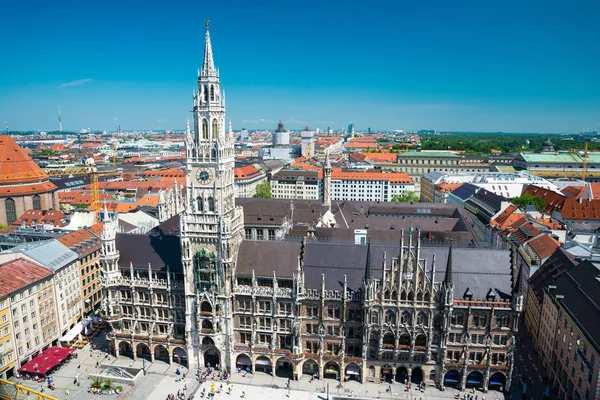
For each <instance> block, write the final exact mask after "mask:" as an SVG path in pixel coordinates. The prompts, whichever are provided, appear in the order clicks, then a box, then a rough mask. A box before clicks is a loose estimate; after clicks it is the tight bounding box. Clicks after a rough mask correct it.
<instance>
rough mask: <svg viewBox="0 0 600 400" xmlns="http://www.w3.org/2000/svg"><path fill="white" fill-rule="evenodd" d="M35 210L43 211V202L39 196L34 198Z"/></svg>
mask: <svg viewBox="0 0 600 400" xmlns="http://www.w3.org/2000/svg"><path fill="white" fill-rule="evenodd" d="M33 209H34V210H41V209H42V202H41V201H40V196H38V195H37V194H36V195H35V196H33Z"/></svg>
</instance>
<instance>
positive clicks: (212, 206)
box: [208, 197, 215, 212]
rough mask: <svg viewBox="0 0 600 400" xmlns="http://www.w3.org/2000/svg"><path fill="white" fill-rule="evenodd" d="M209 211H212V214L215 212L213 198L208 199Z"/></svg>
mask: <svg viewBox="0 0 600 400" xmlns="http://www.w3.org/2000/svg"><path fill="white" fill-rule="evenodd" d="M208 211H210V212H214V211H215V199H213V198H212V197H209V198H208Z"/></svg>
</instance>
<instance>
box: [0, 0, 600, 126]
mask: <svg viewBox="0 0 600 400" xmlns="http://www.w3.org/2000/svg"><path fill="white" fill-rule="evenodd" d="M51 3H52V4H51ZM2 15H3V18H2V27H1V28H0V29H2V31H3V40H2V41H0V54H1V57H2V63H1V65H2V66H1V67H0V122H2V121H7V123H8V125H9V127H10V128H11V129H42V130H53V129H57V126H58V122H57V117H56V114H57V107H58V105H60V106H61V110H62V115H63V125H64V129H65V130H79V129H81V128H84V127H90V128H92V129H110V130H114V129H116V126H117V125H118V124H121V125H122V126H123V128H124V129H182V128H183V127H184V126H185V118H187V117H188V116H190V114H189V112H188V111H189V109H190V106H191V92H192V88H193V86H194V84H195V79H196V70H197V68H198V67H200V65H201V63H202V55H203V49H204V20H205V19H206V18H209V19H210V20H211V21H212V22H211V38H212V43H213V52H214V55H215V63H216V65H217V66H218V67H219V68H220V71H221V80H222V85H223V88H224V89H225V91H226V95H227V108H228V110H229V112H228V117H229V118H231V119H232V122H233V127H234V129H240V128H242V127H246V128H251V129H254V128H262V127H265V128H272V127H274V126H275V125H276V121H278V120H280V119H281V120H283V121H285V122H286V124H287V125H288V126H289V127H290V128H300V127H301V126H303V125H304V124H309V125H311V126H312V127H313V128H315V127H321V128H326V127H328V126H331V127H333V128H335V129H339V128H341V127H343V126H347V125H348V123H350V122H354V123H355V125H356V127H357V129H366V128H367V127H371V128H372V129H406V130H412V129H439V130H463V131H511V132H579V131H581V130H582V129H584V128H585V127H589V128H590V129H594V128H596V127H598V128H600V74H599V73H598V71H600V23H599V20H598V17H599V16H600V2H599V1H597V0H589V1H583V0H581V1H579V0H573V1H568V2H567V1H562V0H561V1H558V0H547V1H542V0H539V1H538V0H522V1H512V0H508V1H502V2H495V1H481V0H477V1H447V0H440V1H433V0H432V1H424V0H423V1H418V0H415V1H398V0H396V1H393V0H388V1H377V0H372V1H369V2H365V1H354V0H345V1H342V0H339V1H338V0H336V1H327V0H321V1H313V0H303V1H302V2H291V1H290V2H288V1H275V0H273V1H262V0H255V1H244V0H237V1H232V0H212V1H206V0H195V1H185V2H184V1H177V0H172V1H169V2H154V1H143V2H142V1H137V0H127V1H123V0H121V1H113V0H107V1H101V2H89V1H81V0H63V1H54V2H48V1H39V0H34V1H27V2H24V1H14V2H6V4H3V5H2Z"/></svg>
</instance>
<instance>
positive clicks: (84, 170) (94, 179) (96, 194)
mask: <svg viewBox="0 0 600 400" xmlns="http://www.w3.org/2000/svg"><path fill="white" fill-rule="evenodd" d="M46 173H47V174H48V175H49V176H62V175H89V176H90V184H91V188H92V193H91V195H92V202H91V204H90V210H92V211H93V212H94V220H95V221H96V222H100V212H101V210H100V189H99V187H98V177H99V176H114V175H120V174H121V171H119V170H118V169H112V170H108V171H101V172H98V169H97V168H96V167H95V166H90V167H73V168H64V169H50V170H47V171H46Z"/></svg>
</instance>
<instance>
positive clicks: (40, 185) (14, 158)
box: [0, 135, 57, 197]
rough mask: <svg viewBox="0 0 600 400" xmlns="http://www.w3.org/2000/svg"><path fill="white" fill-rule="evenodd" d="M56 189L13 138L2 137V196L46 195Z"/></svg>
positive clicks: (0, 145)
mask: <svg viewBox="0 0 600 400" xmlns="http://www.w3.org/2000/svg"><path fill="white" fill-rule="evenodd" d="M17 183H18V185H15V184H17ZM5 185H6V186H5ZM56 189H57V188H56V185H54V184H53V183H51V182H50V181H49V180H48V175H46V173H45V172H44V171H43V170H42V169H41V168H40V167H38V165H37V164H36V163H35V161H33V160H32V159H31V157H29V155H28V154H27V153H26V152H25V151H23V149H22V148H21V147H20V146H19V145H18V144H17V142H15V141H14V140H13V138H11V137H10V136H8V135H0V196H4V197H8V196H15V195H17V196H18V195H24V194H36V193H46V192H49V191H53V190H56Z"/></svg>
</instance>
